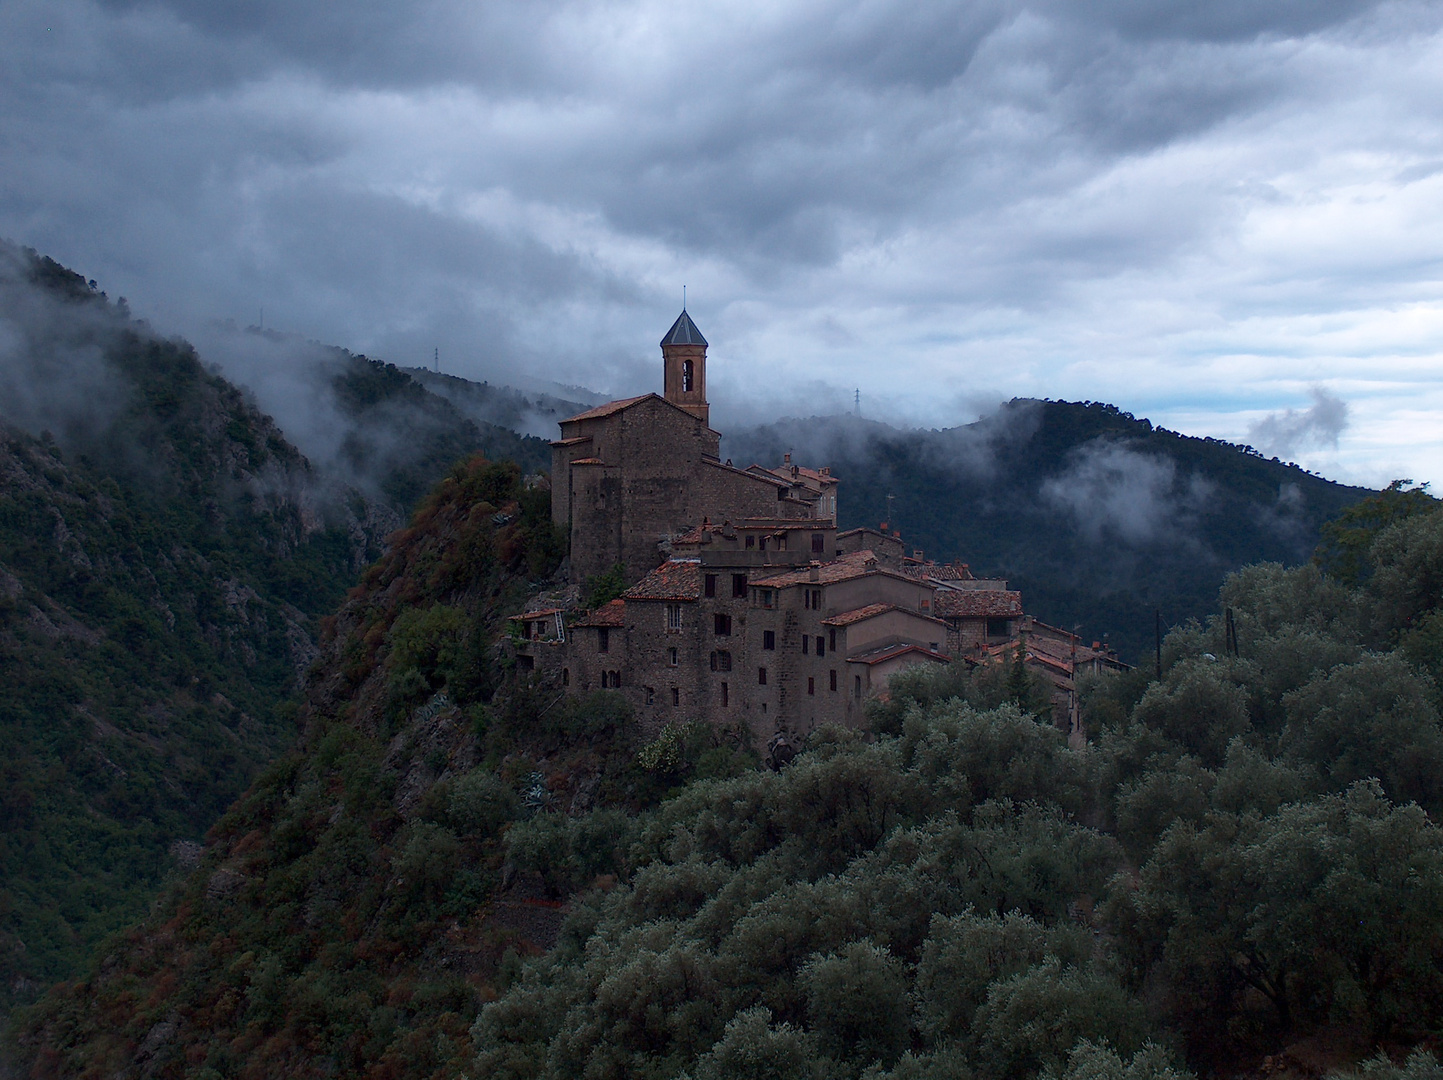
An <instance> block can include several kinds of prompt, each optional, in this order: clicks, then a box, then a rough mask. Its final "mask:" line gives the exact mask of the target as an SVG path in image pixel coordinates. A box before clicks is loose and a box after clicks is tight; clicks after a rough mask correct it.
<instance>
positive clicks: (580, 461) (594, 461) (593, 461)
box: [571, 457, 606, 465]
mask: <svg viewBox="0 0 1443 1080" xmlns="http://www.w3.org/2000/svg"><path fill="white" fill-rule="evenodd" d="M571 464H573V465H605V464H606V462H604V461H602V460H601V459H600V458H599V457H579V458H577V459H576V460H575V461H573V462H572V463H571Z"/></svg>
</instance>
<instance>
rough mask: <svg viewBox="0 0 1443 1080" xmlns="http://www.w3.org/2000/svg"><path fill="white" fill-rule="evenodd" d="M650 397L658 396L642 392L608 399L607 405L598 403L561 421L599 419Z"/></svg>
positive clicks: (565, 422)
mask: <svg viewBox="0 0 1443 1080" xmlns="http://www.w3.org/2000/svg"><path fill="white" fill-rule="evenodd" d="M650 397H656V395H655V394H642V395H640V396H638V397H629V398H621V399H619V400H617V401H608V402H607V403H606V404H605V405H598V406H596V408H594V409H587V410H586V411H585V412H580V413H577V414H576V415H575V416H568V417H567V418H566V419H565V420H563V421H561V422H562V423H563V424H569V423H571V422H572V421H574V420H599V419H601V417H603V416H611V415H612V414H613V413H619V412H621V410H622V409H629V408H631V407H632V406H633V405H635V404H636V403H637V402H639V401H645V400H646V399H647V398H650Z"/></svg>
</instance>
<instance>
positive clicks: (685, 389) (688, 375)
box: [681, 360, 696, 394]
mask: <svg viewBox="0 0 1443 1080" xmlns="http://www.w3.org/2000/svg"><path fill="white" fill-rule="evenodd" d="M695 383H696V379H695V376H694V374H693V372H692V367H691V361H690V360H683V361H682V362H681V392H682V393H683V394H690V393H691V392H692V390H693V389H695Z"/></svg>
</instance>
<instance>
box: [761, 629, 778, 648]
mask: <svg viewBox="0 0 1443 1080" xmlns="http://www.w3.org/2000/svg"><path fill="white" fill-rule="evenodd" d="M776 647H777V632H776V631H775V630H763V631H762V648H763V649H775V648H776Z"/></svg>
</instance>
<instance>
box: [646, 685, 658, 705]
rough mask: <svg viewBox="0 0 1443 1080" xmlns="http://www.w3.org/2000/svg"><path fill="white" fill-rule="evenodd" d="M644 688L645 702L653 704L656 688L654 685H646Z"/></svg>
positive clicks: (654, 702)
mask: <svg viewBox="0 0 1443 1080" xmlns="http://www.w3.org/2000/svg"><path fill="white" fill-rule="evenodd" d="M645 690H646V703H647V704H648V705H655V704H656V688H655V687H654V686H648V687H645Z"/></svg>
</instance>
